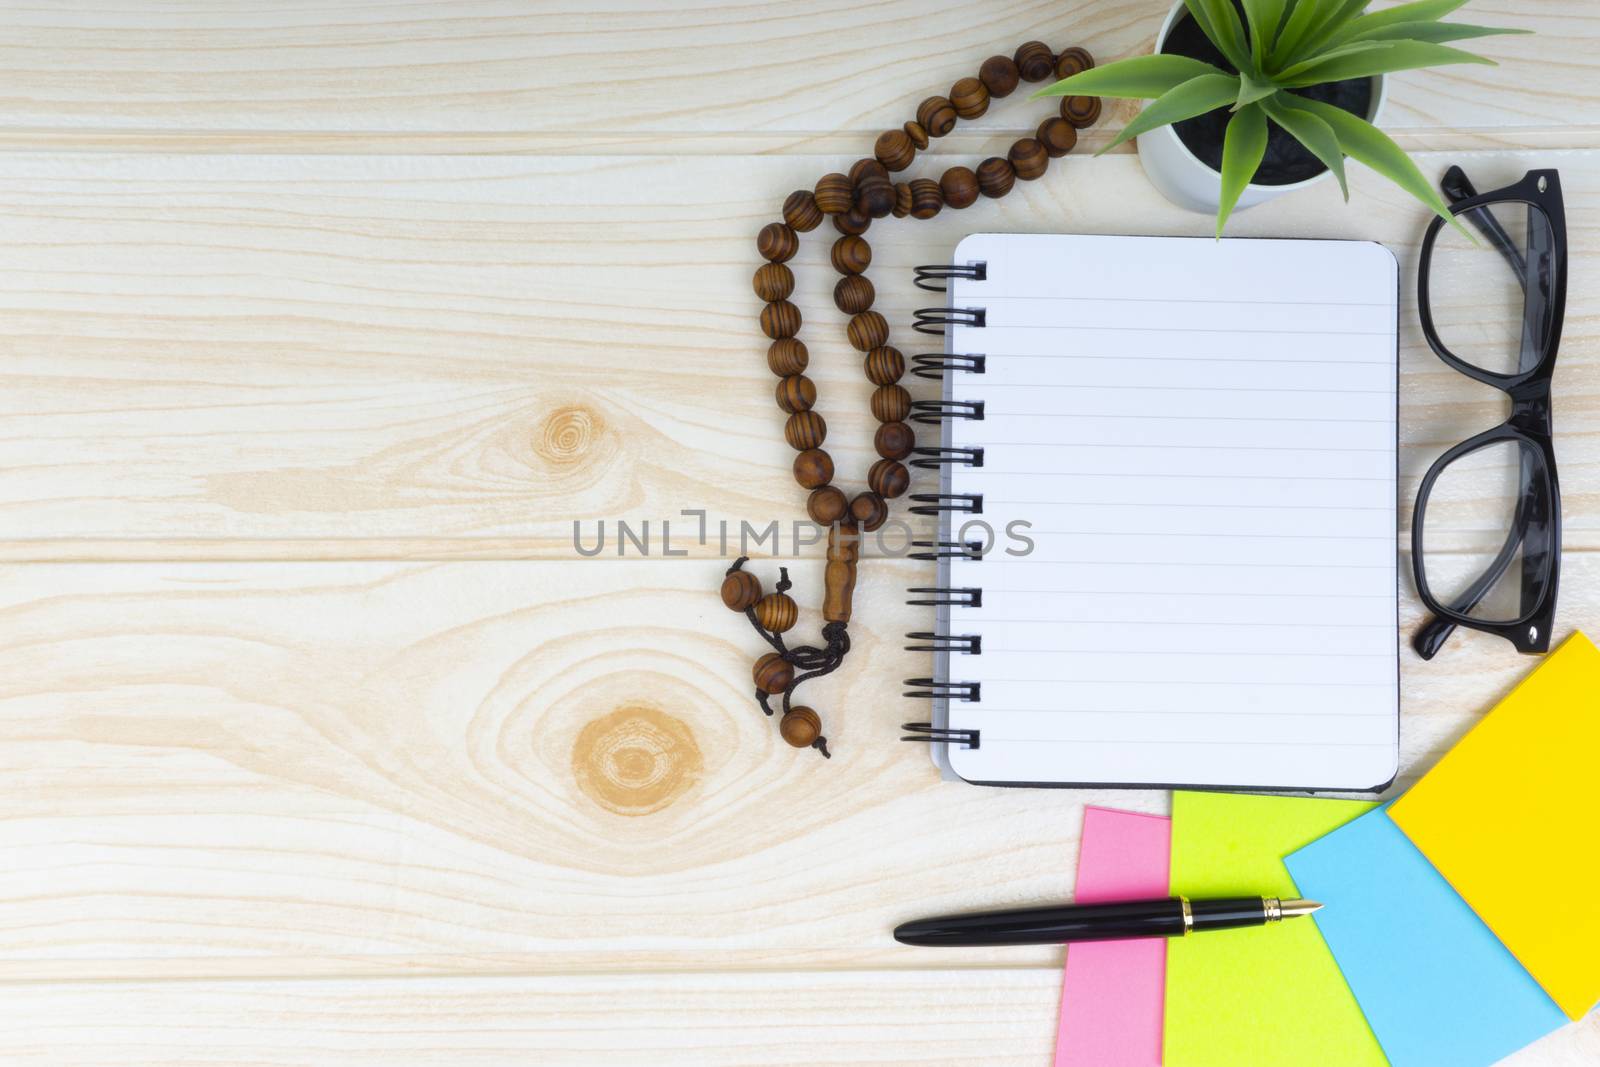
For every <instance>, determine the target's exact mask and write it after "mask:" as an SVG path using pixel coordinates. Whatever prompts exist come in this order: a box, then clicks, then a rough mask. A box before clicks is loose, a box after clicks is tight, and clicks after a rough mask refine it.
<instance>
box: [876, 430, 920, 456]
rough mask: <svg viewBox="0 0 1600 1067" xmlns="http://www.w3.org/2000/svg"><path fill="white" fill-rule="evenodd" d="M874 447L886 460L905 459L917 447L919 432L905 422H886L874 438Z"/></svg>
mask: <svg viewBox="0 0 1600 1067" xmlns="http://www.w3.org/2000/svg"><path fill="white" fill-rule="evenodd" d="M872 447H874V448H876V449H877V450H878V455H880V456H882V457H883V458H884V459H905V458H906V457H907V456H909V455H911V450H912V449H913V448H915V447H917V432H916V431H915V430H913V429H912V428H911V427H910V426H907V425H906V424H905V423H903V422H886V423H884V424H883V425H882V426H879V427H878V432H877V433H876V434H874V435H873V436H872Z"/></svg>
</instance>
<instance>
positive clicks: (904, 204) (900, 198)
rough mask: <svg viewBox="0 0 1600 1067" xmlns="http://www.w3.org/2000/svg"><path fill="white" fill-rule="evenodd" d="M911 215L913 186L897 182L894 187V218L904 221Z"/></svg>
mask: <svg viewBox="0 0 1600 1067" xmlns="http://www.w3.org/2000/svg"><path fill="white" fill-rule="evenodd" d="M909 214H911V185H910V183H908V182H896V183H895V186H894V217H895V218H897V219H903V218H905V217H906V216H907V215H909Z"/></svg>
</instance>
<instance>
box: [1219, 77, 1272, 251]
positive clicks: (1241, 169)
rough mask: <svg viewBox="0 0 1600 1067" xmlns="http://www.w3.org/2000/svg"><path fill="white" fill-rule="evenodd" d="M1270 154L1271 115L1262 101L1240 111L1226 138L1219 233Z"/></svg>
mask: <svg viewBox="0 0 1600 1067" xmlns="http://www.w3.org/2000/svg"><path fill="white" fill-rule="evenodd" d="M1266 154H1267V117H1266V114H1265V113H1264V112H1263V111H1262V110H1261V106H1260V105H1259V104H1251V105H1250V106H1249V107H1246V108H1242V109H1241V110H1239V111H1236V112H1235V113H1234V115H1233V118H1231V119H1229V120H1228V132H1227V134H1226V135H1225V136H1224V137H1223V138H1222V200H1221V202H1219V203H1218V204H1217V236H1218V237H1221V236H1222V228H1223V227H1224V226H1225V225H1227V223H1228V216H1229V215H1231V214H1233V208H1234V205H1235V204H1237V203H1238V202H1239V196H1240V194H1242V193H1243V192H1244V187H1245V186H1247V185H1249V184H1250V179H1251V178H1254V177H1255V176H1256V168H1257V167H1259V166H1261V159H1262V157H1263V156H1265V155H1266Z"/></svg>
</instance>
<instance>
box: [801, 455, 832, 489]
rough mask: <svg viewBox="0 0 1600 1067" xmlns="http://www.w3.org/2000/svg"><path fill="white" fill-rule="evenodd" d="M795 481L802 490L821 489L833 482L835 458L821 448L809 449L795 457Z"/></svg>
mask: <svg viewBox="0 0 1600 1067" xmlns="http://www.w3.org/2000/svg"><path fill="white" fill-rule="evenodd" d="M794 480H795V481H797V482H799V483H800V488H802V489H820V488H822V487H823V486H825V485H827V484H828V483H829V482H831V481H833V457H832V456H830V455H828V454H827V453H826V452H824V451H823V450H822V449H820V448H808V449H806V450H805V451H804V452H801V453H800V454H799V455H797V456H795V457H794Z"/></svg>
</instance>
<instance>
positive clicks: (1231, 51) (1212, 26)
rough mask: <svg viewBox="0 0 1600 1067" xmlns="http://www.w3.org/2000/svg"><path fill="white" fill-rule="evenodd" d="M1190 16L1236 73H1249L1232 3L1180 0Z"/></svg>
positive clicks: (1247, 47)
mask: <svg viewBox="0 0 1600 1067" xmlns="http://www.w3.org/2000/svg"><path fill="white" fill-rule="evenodd" d="M1183 2H1184V6H1185V7H1187V8H1188V9H1189V14H1190V15H1192V16H1194V20H1195V21H1196V22H1198V23H1199V24H1200V28H1201V29H1202V30H1204V31H1205V35H1206V36H1207V37H1209V38H1211V43H1212V44H1214V45H1216V46H1217V49H1218V50H1219V51H1220V52H1221V53H1222V54H1223V55H1224V56H1226V57H1227V60H1228V62H1229V63H1232V64H1233V66H1234V69H1235V70H1249V69H1250V67H1251V63H1250V45H1249V42H1247V41H1246V40H1245V35H1244V25H1243V24H1242V23H1240V21H1239V12H1238V11H1237V10H1236V9H1235V8H1234V6H1233V0H1183Z"/></svg>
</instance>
